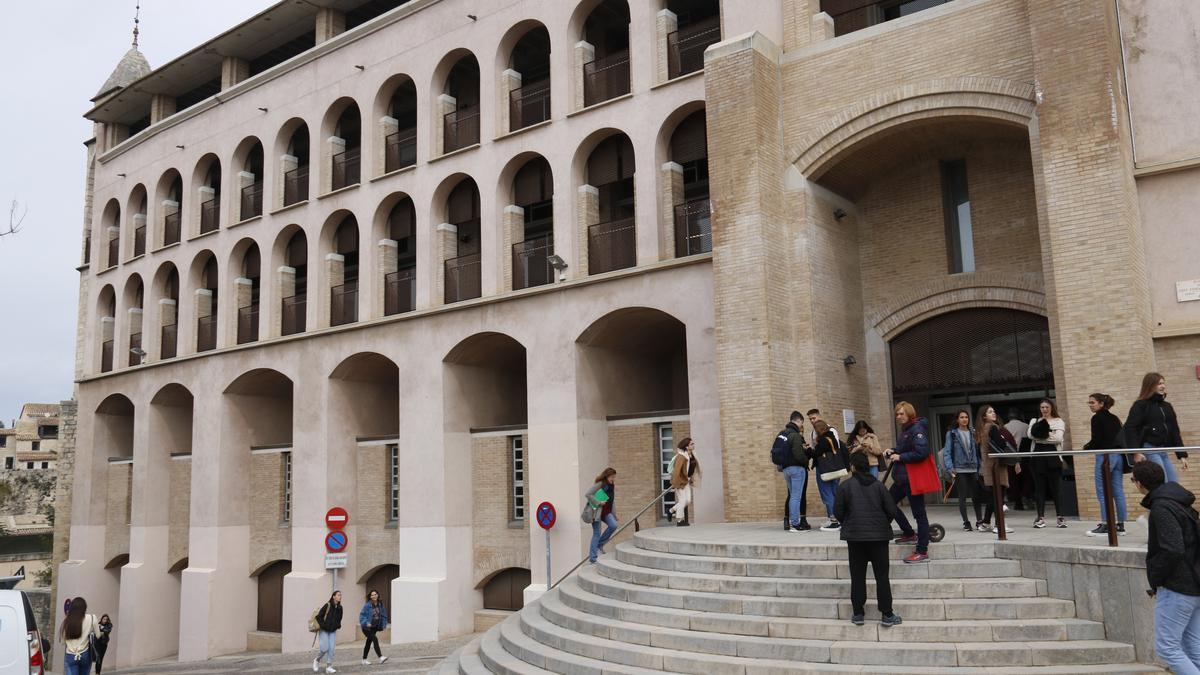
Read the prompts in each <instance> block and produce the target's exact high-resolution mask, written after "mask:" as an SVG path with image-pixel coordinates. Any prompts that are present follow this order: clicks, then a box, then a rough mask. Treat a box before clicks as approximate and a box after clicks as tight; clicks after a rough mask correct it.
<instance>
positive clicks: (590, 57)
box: [571, 40, 596, 110]
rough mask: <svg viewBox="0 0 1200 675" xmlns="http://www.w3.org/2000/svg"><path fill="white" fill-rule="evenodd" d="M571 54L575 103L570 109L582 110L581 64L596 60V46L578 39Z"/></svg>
mask: <svg viewBox="0 0 1200 675" xmlns="http://www.w3.org/2000/svg"><path fill="white" fill-rule="evenodd" d="M572 54H573V57H574V61H575V63H574V66H575V77H574V78H573V79H572V81H573V82H574V83H575V86H574V87H573V89H574V92H573V93H574V102H575V105H574V106H573V107H572V108H571V109H572V110H582V109H583V107H584V95H583V93H584V92H583V65H584V64H585V63H591V62H592V61H595V60H596V48H595V47H594V46H593V45H592V43H590V42H587V41H584V40H580V41H579V42H576V43H575V49H574V51H573V52H572Z"/></svg>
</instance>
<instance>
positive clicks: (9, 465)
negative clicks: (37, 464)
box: [4, 457, 14, 469]
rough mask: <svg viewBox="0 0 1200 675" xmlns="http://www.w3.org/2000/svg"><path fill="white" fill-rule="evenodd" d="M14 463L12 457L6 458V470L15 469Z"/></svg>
mask: <svg viewBox="0 0 1200 675" xmlns="http://www.w3.org/2000/svg"><path fill="white" fill-rule="evenodd" d="M13 461H14V460H13V458H12V457H5V458H4V468H6V469H11V468H13Z"/></svg>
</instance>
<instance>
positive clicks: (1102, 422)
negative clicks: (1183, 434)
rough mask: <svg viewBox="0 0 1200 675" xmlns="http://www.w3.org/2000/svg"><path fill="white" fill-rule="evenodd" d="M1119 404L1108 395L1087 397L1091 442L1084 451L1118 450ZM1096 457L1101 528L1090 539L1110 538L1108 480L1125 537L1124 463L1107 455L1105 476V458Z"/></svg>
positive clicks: (1115, 455)
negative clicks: (1106, 491)
mask: <svg viewBox="0 0 1200 675" xmlns="http://www.w3.org/2000/svg"><path fill="white" fill-rule="evenodd" d="M1115 403H1116V401H1114V400H1113V397H1111V396H1109V395H1108V394H1104V393H1101V392H1096V393H1094V394H1092V395H1091V396H1088V409H1089V410H1091V411H1092V438H1091V440H1089V441H1088V442H1087V444H1086V445H1084V446H1083V449H1084V450H1108V449H1115V448H1117V436H1118V435H1120V433H1121V420H1119V419H1117V416H1116V415H1114V414H1112V410H1111V409H1112V407H1113V405H1114V404H1115ZM1104 456H1105V455H1096V498H1097V499H1099V500H1100V524H1099V525H1097V526H1096V527H1095V529H1092V530H1088V533H1087V534H1088V536H1089V537H1099V536H1103V535H1107V534H1108V503H1107V502H1108V500H1106V499H1105V498H1104V481H1105V479H1106V478H1107V480H1108V492H1109V494H1111V495H1112V498H1113V506H1114V507H1115V509H1116V512H1117V513H1116V516H1117V532H1120V533H1121V534H1125V519H1126V518H1127V517H1128V515H1129V514H1128V512H1127V509H1126V508H1125V481H1123V480H1121V477H1122V476H1123V475H1124V473H1125V472H1124V469H1125V459H1124V458H1123V457H1122V456H1121V454H1120V453H1118V452H1110V453H1107V457H1108V474H1107V476H1106V475H1105V473H1104V462H1103V458H1104Z"/></svg>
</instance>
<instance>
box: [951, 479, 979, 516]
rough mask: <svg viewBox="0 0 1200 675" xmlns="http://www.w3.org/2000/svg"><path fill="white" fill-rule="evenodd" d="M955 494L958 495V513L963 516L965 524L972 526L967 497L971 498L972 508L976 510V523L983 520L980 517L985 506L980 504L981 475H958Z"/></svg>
mask: <svg viewBox="0 0 1200 675" xmlns="http://www.w3.org/2000/svg"><path fill="white" fill-rule="evenodd" d="M954 492H955V494H957V495H958V513H959V515H961V516H962V519H963V522H964V523H966V524H968V525H970V524H971V523H970V521H969V520H967V497H970V498H971V506H972V507H974V509H975V522H977V523H978V522H979V521H981V520H983V518H982V517H981V516H980V513H981V512H982V511H983V505H982V504H980V503H979V474H974V473H960V474H958V476H957V477H956V478H955V479H954Z"/></svg>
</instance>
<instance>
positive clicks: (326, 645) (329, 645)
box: [317, 630, 337, 666]
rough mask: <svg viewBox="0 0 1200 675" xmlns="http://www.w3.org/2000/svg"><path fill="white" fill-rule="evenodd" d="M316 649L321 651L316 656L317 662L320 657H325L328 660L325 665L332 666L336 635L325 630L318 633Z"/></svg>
mask: <svg viewBox="0 0 1200 675" xmlns="http://www.w3.org/2000/svg"><path fill="white" fill-rule="evenodd" d="M317 647H318V648H320V650H321V652H320V653H319V654H317V660H318V661H320V660H321V657H325V658H326V659H328V660H327V661H326V662H325V663H326V664H328V665H331V666H332V665H333V650H334V648H335V647H337V633H331V632H329V631H325V630H323V631H320V632H318V633H317Z"/></svg>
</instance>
